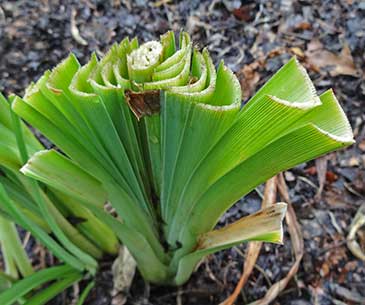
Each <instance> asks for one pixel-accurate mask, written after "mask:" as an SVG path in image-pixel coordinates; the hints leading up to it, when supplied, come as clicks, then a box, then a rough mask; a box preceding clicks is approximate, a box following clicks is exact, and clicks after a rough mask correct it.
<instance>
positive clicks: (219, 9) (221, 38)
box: [0, 0, 365, 305]
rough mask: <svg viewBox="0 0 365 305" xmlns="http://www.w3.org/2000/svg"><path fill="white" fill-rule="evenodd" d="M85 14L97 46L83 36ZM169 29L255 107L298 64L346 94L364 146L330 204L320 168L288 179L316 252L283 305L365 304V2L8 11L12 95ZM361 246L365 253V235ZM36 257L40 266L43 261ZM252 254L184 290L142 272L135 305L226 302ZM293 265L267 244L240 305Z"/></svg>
mask: <svg viewBox="0 0 365 305" xmlns="http://www.w3.org/2000/svg"><path fill="white" fill-rule="evenodd" d="M73 13H74V16H75V22H76V27H77V28H78V30H79V33H80V35H81V37H82V38H83V39H84V40H85V42H86V44H87V45H82V44H81V42H82V41H80V39H75V38H74V37H73V36H72V34H71V19H72V15H73ZM169 29H172V30H174V31H176V32H178V31H180V30H181V29H185V30H187V31H188V32H189V33H191V35H192V38H193V40H194V41H196V42H198V44H199V46H201V47H204V46H208V49H209V51H210V53H211V55H212V57H213V59H214V60H215V62H216V63H218V62H219V60H221V59H224V61H225V63H226V64H227V65H228V66H229V67H230V68H231V69H232V70H233V71H234V72H236V73H237V74H238V76H239V78H240V81H241V84H242V87H243V95H244V97H245V99H247V98H248V97H249V96H251V95H252V94H253V93H254V92H255V91H256V90H257V89H258V88H259V87H260V86H261V85H262V84H263V83H264V82H265V81H266V80H267V79H268V78H269V77H270V76H271V75H272V74H273V73H274V72H275V71H276V70H277V69H278V68H279V67H280V66H281V65H282V64H283V63H285V62H286V61H287V60H288V59H289V58H290V57H291V56H293V55H296V56H297V57H298V59H299V60H300V61H301V62H302V63H303V64H304V65H305V67H306V68H307V69H308V70H309V71H310V75H311V77H312V79H313V81H314V84H315V86H316V88H317V90H318V92H323V91H324V90H326V89H328V88H331V87H332V88H334V91H335V93H336V96H337V97H338V99H339V101H340V103H341V104H342V106H343V107H344V110H345V112H346V114H347V115H348V117H349V119H350V122H351V125H352V127H353V129H354V134H355V138H356V144H354V145H352V146H351V147H349V148H347V149H346V150H343V151H340V152H337V153H332V154H330V155H329V156H328V157H327V168H326V169H325V178H326V180H325V183H324V187H323V191H322V192H321V194H320V195H318V194H317V193H318V188H319V185H320V184H319V180H318V173H319V174H320V173H321V167H320V166H319V164H320V162H317V163H315V162H314V161H313V162H309V163H306V164H302V165H300V166H298V167H296V168H294V169H292V170H290V171H288V172H286V173H285V178H286V181H287V183H288V186H289V188H290V197H291V200H292V204H293V207H294V209H295V212H296V215H297V217H298V220H299V223H300V224H301V228H302V233H303V236H304V243H305V254H304V257H303V260H302V262H301V265H300V268H299V271H298V273H297V275H296V276H295V278H294V279H293V280H292V281H290V283H289V285H288V286H287V287H286V288H285V290H284V291H283V292H281V293H280V295H279V297H278V298H277V299H276V301H275V302H274V303H273V304H285V305H289V304H293V305H294V304H295V305H306V304H321V305H322V304H323V305H327V304H328V305H329V304H365V301H364V300H365V282H364V278H365V263H364V262H363V261H360V260H359V259H356V257H355V256H353V254H352V253H351V252H350V251H349V250H348V248H347V245H346V236H347V234H348V231H349V226H350V223H351V221H352V219H353V217H354V215H355V213H356V211H357V209H358V208H359V207H360V205H361V204H362V203H363V202H364V196H365V171H364V168H365V123H364V122H365V82H364V77H365V76H364V67H365V57H364V54H365V2H364V1H356V0H343V1H329V0H327V1H326V0H324V1H295V0H281V1H279V0H275V1H274V0H273V1H265V0H261V1H237V0H234V1H218V0H217V1H198V0H193V1H156V2H149V1H145V0H136V1H128V0H125V1H117V0H109V1H97V0H83V1H63V0H62V1H59V0H42V1H26V0H24V1H0V91H1V92H3V93H5V94H10V93H16V94H19V95H22V94H23V93H24V89H25V87H26V86H27V85H28V84H29V83H30V82H31V81H35V80H37V79H38V78H39V77H40V76H41V75H42V73H43V72H44V71H45V70H46V69H50V68H52V67H53V66H55V65H56V64H57V63H58V62H59V61H60V60H62V59H63V58H64V57H66V56H67V55H68V53H69V52H74V53H75V54H76V55H77V57H78V58H79V60H80V61H81V62H82V63H85V62H86V61H87V59H88V58H89V56H90V54H91V52H93V51H95V52H96V53H97V54H103V53H105V51H106V50H107V49H108V47H109V46H110V45H111V44H112V43H113V42H114V41H120V40H121V39H122V38H124V37H125V36H130V37H134V36H137V37H139V38H140V40H141V41H147V40H151V39H158V37H159V35H160V34H162V33H164V32H166V31H167V30H169ZM322 164H323V163H322ZM262 190H263V187H262V186H260V187H259V188H257V190H256V191H253V192H252V193H250V194H249V195H247V196H245V197H244V198H242V199H241V200H240V201H239V202H238V203H237V204H236V205H235V206H234V207H232V208H231V209H230V210H229V211H228V212H227V213H226V214H225V215H224V217H223V218H222V220H221V222H220V225H224V224H226V223H229V222H232V221H233V220H235V219H238V218H241V217H242V216H244V215H247V214H249V213H252V212H254V211H256V210H258V209H259V208H260V202H261V197H260V194H261V192H262ZM316 194H317V196H316ZM359 239H360V243H362V246H364V245H365V234H364V232H362V233H361V232H360V234H359ZM32 244H34V243H30V244H29V245H32ZM28 248H29V251H30V252H32V251H33V253H30V254H32V255H33V256H36V257H38V256H39V255H40V253H41V252H42V251H39V249H38V248H37V247H32V246H29V247H28ZM34 251H38V252H34ZM245 251H246V245H241V246H239V247H237V248H233V249H230V250H226V251H222V252H220V253H218V254H216V255H212V256H210V257H208V258H207V259H206V260H205V261H204V262H203V263H202V264H201V265H200V267H199V268H198V270H197V271H196V272H195V273H194V275H193V276H192V278H191V279H190V281H189V282H188V283H187V284H185V285H184V286H183V287H181V288H173V287H167V288H165V287H157V286H154V285H151V286H149V285H147V284H146V283H144V281H143V280H142V279H141V277H140V276H139V275H138V274H137V275H136V278H135V280H134V282H133V285H132V288H131V291H130V293H129V298H128V303H127V304H140V305H142V304H145V305H147V304H151V305H152V304H153V305H157V304H158V305H168V304H189V305H195V304H196V305H197V304H199V305H203V304H219V302H221V301H223V300H224V299H225V298H226V297H227V296H228V295H229V294H230V293H231V292H232V291H233V289H234V287H235V286H236V284H237V282H238V280H239V278H240V276H241V273H242V266H243V264H244V258H243V255H242V253H243V254H244V253H245ZM44 255H47V253H46V254H44ZM111 261H112V260H111V259H105V260H104V262H102V264H101V271H102V272H100V273H99V275H98V277H97V283H96V287H95V288H94V289H93V290H92V291H91V293H90V295H89V297H88V299H87V301H86V302H85V304H86V305H96V304H98V305H109V304H111V288H112V287H111V286H112V275H111V271H110V266H111ZM293 261H294V256H293V251H292V245H291V242H290V238H289V236H288V234H287V233H286V235H285V242H284V245H281V246H280V245H271V244H265V245H264V247H263V249H262V251H261V255H260V257H259V259H258V262H257V267H256V268H255V269H254V271H253V273H252V274H251V276H250V278H249V281H248V283H247V284H246V286H245V288H244V289H243V290H242V292H241V295H240V296H239V298H238V300H237V302H236V304H246V303H250V302H252V301H254V300H257V299H259V298H262V297H263V296H264V295H265V293H266V292H267V290H268V289H269V288H270V286H271V285H272V284H273V283H275V282H277V281H278V280H280V279H281V278H283V277H284V276H285V275H286V274H287V272H288V270H289V269H290V266H291V265H292V264H293ZM82 287H83V284H81V288H82ZM72 294H73V292H72V289H71V290H70V291H68V292H65V293H64V294H63V295H60V296H59V297H57V298H55V299H54V300H52V301H51V302H50V303H49V304H52V305H56V304H57V305H58V304H59V305H61V304H70V303H71V299H72Z"/></svg>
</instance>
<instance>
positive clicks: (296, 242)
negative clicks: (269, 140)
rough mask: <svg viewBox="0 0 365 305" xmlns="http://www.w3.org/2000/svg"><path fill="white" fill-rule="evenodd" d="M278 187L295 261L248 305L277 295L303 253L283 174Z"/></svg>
mask: <svg viewBox="0 0 365 305" xmlns="http://www.w3.org/2000/svg"><path fill="white" fill-rule="evenodd" d="M278 189H279V193H280V195H281V197H282V198H283V200H284V201H286V202H287V203H288V211H287V213H286V216H285V220H286V223H287V224H288V231H289V233H290V239H291V242H292V245H293V249H294V254H295V262H294V264H293V265H292V267H291V269H290V270H289V272H288V274H287V275H286V277H284V278H283V279H281V280H280V281H278V282H276V283H275V284H274V285H273V286H271V287H270V289H269V290H268V291H267V293H266V295H265V296H264V297H263V298H262V299H260V300H258V301H255V302H253V303H251V304H250V305H267V304H270V303H271V302H272V301H273V300H274V299H275V298H276V297H277V296H278V295H279V293H280V292H282V291H283V290H284V289H285V287H286V286H287V285H288V283H289V281H290V280H291V279H292V278H293V276H294V275H295V274H296V273H297V272H298V269H299V265H300V262H301V260H302V258H303V254H304V242H303V236H302V231H301V228H300V225H299V223H298V221H297V217H296V216H295V212H294V209H293V207H292V206H291V204H290V198H289V193H288V189H287V186H286V183H285V180H284V176H283V174H280V175H279V179H278Z"/></svg>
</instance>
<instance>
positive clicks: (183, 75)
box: [0, 32, 353, 285]
mask: <svg viewBox="0 0 365 305" xmlns="http://www.w3.org/2000/svg"><path fill="white" fill-rule="evenodd" d="M178 45H179V46H176V43H175V37H174V34H173V33H172V32H168V33H166V34H165V35H163V36H162V37H161V41H160V42H156V41H153V42H149V43H146V44H143V45H141V46H140V47H139V46H138V42H137V40H136V39H134V40H132V41H129V40H128V39H124V40H123V41H122V42H121V43H120V44H115V45H113V46H112V48H111V49H110V51H109V52H108V53H107V54H106V55H105V57H103V58H101V59H100V60H98V58H97V57H96V55H95V54H93V55H92V56H91V59H90V61H89V62H88V63H87V64H86V65H84V66H80V64H79V62H78V61H77V59H76V57H75V56H74V55H72V54H71V55H70V56H69V57H68V58H66V59H65V60H64V61H62V62H61V63H60V64H59V65H58V66H57V67H56V68H55V69H53V70H52V71H47V72H46V73H45V74H44V75H43V76H42V77H41V78H40V79H39V80H38V81H37V83H35V84H32V85H31V86H30V87H29V88H28V90H27V92H26V95H25V96H24V98H23V99H21V98H16V99H15V100H14V102H13V105H12V109H13V110H14V112H15V113H16V114H18V115H19V116H20V117H22V118H23V119H24V120H25V121H27V122H28V123H29V124H31V125H32V126H34V127H35V128H37V129H39V130H40V131H41V133H42V134H43V135H45V136H46V137H47V138H48V139H49V140H51V141H52V142H53V143H54V144H55V145H56V146H57V147H58V148H59V149H61V150H62V152H63V154H61V153H59V152H56V151H53V150H50V151H42V152H38V153H36V154H34V155H33V156H32V157H31V158H30V160H29V161H28V163H27V164H26V165H25V166H23V167H22V169H21V171H22V172H23V173H24V174H25V175H26V176H29V177H32V178H34V179H37V180H39V181H41V182H42V183H43V184H45V185H48V186H49V187H50V189H52V190H54V194H55V196H56V197H57V196H58V195H59V194H62V196H59V197H58V198H60V199H62V200H65V202H66V201H67V200H66V199H65V198H64V196H69V197H70V198H72V200H73V201H72V202H73V203H74V204H75V206H76V205H77V206H78V208H85V209H87V211H89V212H90V213H92V215H95V216H96V217H97V218H98V220H99V221H100V223H101V224H104V225H107V226H109V227H110V228H111V229H112V230H113V231H114V232H115V234H116V235H117V236H118V237H119V239H120V240H121V242H123V243H124V244H125V245H126V246H127V247H128V249H129V251H130V252H131V253H132V255H133V256H134V258H135V259H136V261H137V265H138V268H139V270H140V272H141V273H142V275H143V276H144V277H145V279H146V280H148V281H151V282H155V283H164V284H170V285H180V284H182V283H184V282H185V281H186V280H187V279H188V278H189V276H190V275H191V273H192V271H193V270H194V267H195V266H196V264H197V263H198V262H199V261H200V260H201V259H202V258H203V257H204V256H205V255H207V254H209V253H213V252H215V251H219V250H222V249H225V248H228V247H231V246H233V245H236V244H239V243H241V242H244V241H252V240H260V241H268V242H278V243H280V242H281V241H282V227H281V221H282V218H283V216H284V214H285V204H277V205H276V206H275V207H274V208H271V209H269V210H264V211H263V212H262V213H258V214H255V215H252V216H249V217H248V218H244V219H242V220H239V221H238V222H237V223H234V224H231V225H228V226H227V227H226V228H223V229H219V230H214V227H215V225H216V224H217V222H218V221H219V218H220V217H221V216H222V214H223V213H224V212H225V211H226V210H227V209H229V208H230V207H231V206H232V205H233V204H234V203H235V202H236V201H237V200H238V199H239V198H241V197H242V196H243V195H245V194H247V193H248V192H250V191H251V190H252V189H254V188H255V187H256V186H257V185H259V184H260V183H263V182H264V181H266V180H267V179H268V178H270V177H272V176H273V175H275V174H277V173H278V172H280V171H283V170H286V169H288V168H290V167H293V166H295V165H297V164H299V163H302V162H305V161H308V160H311V159H313V158H316V157H318V156H320V155H323V154H325V153H327V152H330V151H333V150H335V149H339V148H342V147H345V146H347V145H350V144H351V143H353V139H352V132H351V128H350V125H349V123H348V121H347V119H346V116H345V114H344V113H343V111H342V109H341V107H340V105H339V104H338V102H337V100H336V98H335V96H334V95H333V92H332V91H327V92H325V93H323V94H322V95H321V96H318V95H317V94H316V91H315V89H314V87H313V85H312V83H311V81H310V79H309V77H308V75H307V73H306V72H305V71H304V69H303V68H302V67H301V66H300V64H299V63H298V61H297V60H296V59H295V58H293V59H291V60H290V61H289V62H288V63H287V64H286V65H285V66H284V67H283V68H281V69H280V70H279V71H278V72H277V73H276V74H275V75H274V76H273V77H272V78H271V79H270V80H269V81H268V82H267V83H266V84H265V85H264V86H263V87H262V88H261V89H260V90H259V91H258V92H257V94H256V95H255V96H253V97H252V98H251V99H250V100H249V101H248V102H247V104H246V105H244V106H243V107H241V88H240V85H239V83H238V80H237V78H236V77H235V76H234V74H233V73H232V72H231V71H230V70H229V69H228V68H227V67H226V66H225V65H224V63H223V62H221V63H220V64H219V66H218V69H217V71H216V69H215V67H214V65H213V63H212V60H211V58H210V56H209V53H208V51H207V50H206V49H204V50H203V51H202V52H200V51H199V50H197V49H196V48H195V47H194V46H193V44H192V42H191V41H190V37H189V35H188V34H187V33H182V34H181V35H180V39H179V44H178ZM29 141H30V140H29ZM33 142H34V140H32V143H33ZM29 144H31V143H29ZM12 145H13V142H12ZM9 150H14V147H13V146H11V145H10V144H9V145H8V146H7V147H3V146H0V152H1V151H3V152H4V154H3V155H5V156H8V155H7V152H8V151H9ZM37 150H39V146H37V149H33V150H29V152H30V153H32V152H36V151H37ZM0 156H1V154H0ZM4 162H6V164H8V166H9V167H11V166H13V168H15V169H16V166H15V167H14V160H12V159H11V158H9V157H5V160H4ZM15 164H17V163H15ZM106 199H107V200H108V201H110V202H111V204H112V206H113V208H114V209H115V211H116V212H117V214H118V216H119V217H118V218H114V217H112V216H111V215H109V214H107V213H106V212H105V211H104V208H103V205H104V202H105V200H106ZM13 200H15V199H13ZM18 205H19V207H20V206H21V204H18ZM65 209H66V210H68V211H69V212H73V206H65ZM212 230H213V231H212Z"/></svg>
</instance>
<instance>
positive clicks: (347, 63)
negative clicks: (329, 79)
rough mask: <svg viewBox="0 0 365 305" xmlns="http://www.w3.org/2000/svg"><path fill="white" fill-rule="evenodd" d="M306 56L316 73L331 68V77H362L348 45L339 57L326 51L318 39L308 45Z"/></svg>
mask: <svg viewBox="0 0 365 305" xmlns="http://www.w3.org/2000/svg"><path fill="white" fill-rule="evenodd" d="M305 55H306V56H307V62H308V63H309V64H310V65H311V66H312V69H314V70H316V71H320V69H321V68H330V69H331V70H330V75H331V76H337V75H350V76H355V77H359V76H360V72H359V71H358V70H357V69H356V66H355V64H354V60H353V58H352V55H351V51H350V49H349V47H348V46H347V45H344V46H343V49H342V51H341V54H339V55H337V54H335V53H332V52H330V51H328V50H326V49H325V48H324V46H323V45H322V43H321V42H320V41H319V40H317V39H316V40H313V41H311V42H310V43H309V44H308V47H307V51H306V52H305Z"/></svg>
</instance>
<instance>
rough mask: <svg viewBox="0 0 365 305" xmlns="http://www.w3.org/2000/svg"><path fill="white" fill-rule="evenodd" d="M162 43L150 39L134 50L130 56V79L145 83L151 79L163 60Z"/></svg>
mask: <svg viewBox="0 0 365 305" xmlns="http://www.w3.org/2000/svg"><path fill="white" fill-rule="evenodd" d="M162 52H163V49H162V44H161V43H159V42H158V41H149V42H146V43H144V44H143V45H141V46H140V47H139V48H138V49H136V50H134V51H132V52H131V53H130V54H129V55H128V56H127V60H128V71H129V76H130V79H131V80H133V81H135V82H137V83H143V82H146V81H150V80H151V78H152V73H153V71H154V69H155V68H156V67H157V65H158V64H159V63H160V61H161V60H162Z"/></svg>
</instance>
